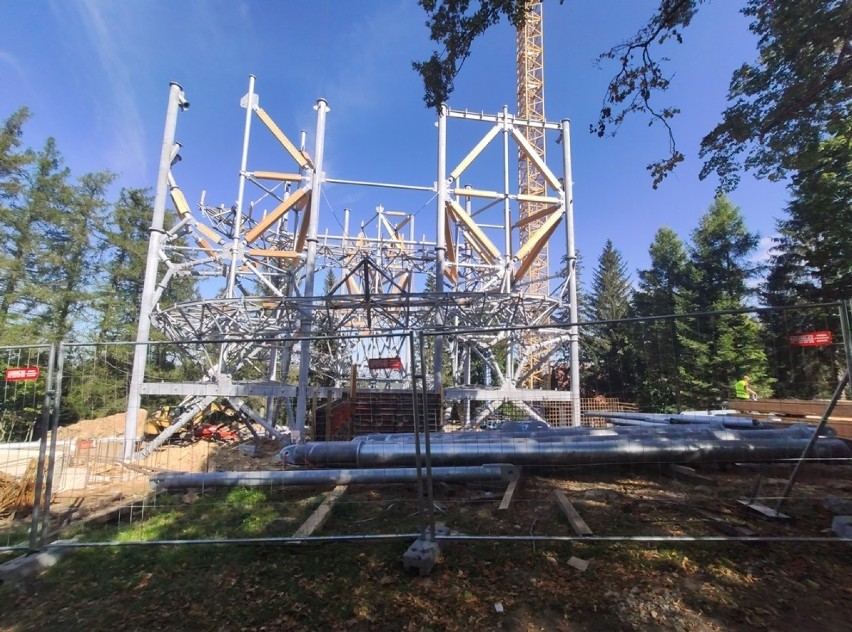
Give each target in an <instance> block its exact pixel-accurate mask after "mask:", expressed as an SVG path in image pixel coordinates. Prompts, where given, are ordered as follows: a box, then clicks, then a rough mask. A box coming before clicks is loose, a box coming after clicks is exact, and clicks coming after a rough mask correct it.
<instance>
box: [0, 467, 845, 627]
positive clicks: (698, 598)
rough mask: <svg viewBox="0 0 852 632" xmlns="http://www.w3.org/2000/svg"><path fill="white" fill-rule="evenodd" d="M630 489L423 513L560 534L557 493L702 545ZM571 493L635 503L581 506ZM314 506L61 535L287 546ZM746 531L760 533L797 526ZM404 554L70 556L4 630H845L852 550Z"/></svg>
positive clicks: (668, 511)
mask: <svg viewBox="0 0 852 632" xmlns="http://www.w3.org/2000/svg"><path fill="white" fill-rule="evenodd" d="M616 483H617V484H616ZM640 483H641V481H639V480H638V479H637V478H636V477H634V476H632V475H631V476H630V477H628V478H625V479H624V480H618V481H616V482H615V483H612V484H609V483H607V484H609V487H606V485H607V484H605V483H602V482H600V481H591V482H589V481H586V482H584V481H582V480H579V478H578V477H574V478H572V479H562V480H560V479H539V478H537V477H530V478H529V479H528V480H527V481H526V482H525V484H524V486H523V489H522V490H521V494H520V496H519V497H518V499H517V501H516V504H515V505H514V506H513V508H512V509H511V510H510V511H508V512H497V511H496V510H495V508H496V505H497V503H499V494H497V495H494V497H493V498H492V497H488V498H486V499H482V493H483V490H482V489H475V488H474V489H471V488H470V487H468V486H458V487H447V488H442V489H443V492H444V493H440V494H438V495H437V496H436V500H438V501H439V502H440V503H441V505H442V507H443V508H444V510H445V511H444V512H443V513H438V514H437V515H436V518H437V520H439V521H441V522H445V523H446V524H448V525H449V526H450V527H451V528H452V529H453V531H454V532H455V533H460V532H461V533H477V534H483V533H493V534H507V535H513V534H517V535H527V534H529V533H530V532H533V533H535V534H538V535H540V534H564V535H567V534H569V533H570V531H569V529H570V527H568V525H567V522H566V521H565V519H564V516H562V515H561V514H560V513H559V511H558V510H557V509H556V508H555V504H554V503H553V502H552V500H549V496H548V494H549V493H550V492H549V490H550V489H551V488H552V487H553V486H555V485H556V486H564V488H565V489H566V490H569V496H571V497H572V498H577V499H578V501H577V506H578V507H579V508H580V509H581V511H582V513H583V514H584V517H586V518H587V520H588V521H589V522H590V525H591V526H593V528H594V529H595V531H596V532H597V533H624V530H625V529H628V528H631V525H632V528H633V529H634V530H637V529H638V530H639V531H640V532H641V533H665V532H666V530H669V529H677V530H678V531H680V532H689V533H707V534H713V533H714V532H713V531H712V527H711V526H709V525H708V524H707V523H706V522H700V521H694V520H692V518H693V517H694V516H693V514H690V513H689V512H687V511H684V510H682V509H678V507H677V505H674V504H671V503H669V504H663V505H660V506H659V507H655V511H653V512H643V511H640V510H639V509H637V507H636V502H635V500H634V499H633V498H632V497H631V494H633V493H634V492H633V490H634V489H639V487H640ZM583 485H585V486H586V488H588V487H594V488H601V489H603V488H604V487H606V489H611V490H616V491H618V490H628V489H629V490H630V492H629V493H628V492H627V491H624V492H623V493H621V492H618V493H616V491H614V492H613V495H612V496H611V497H608V498H606V499H601V498H599V497H596V496H589V497H584V496H583V495H582V493H580V491H581V490H582V488H583ZM661 485H669V484H668V483H666V482H658V481H656V480H649V481H647V485H646V488H647V490H648V491H649V493H650V492H654V493H656V492H658V491H659V490H660V489H661V487H660V486H661ZM572 486H573V487H572ZM673 486H674V484H671V485H670V487H672V488H673V489H677V488H676V487H673ZM572 490H573V491H572ZM578 490H579V491H578ZM323 498H324V494H322V493H320V491H318V490H316V489H286V490H285V489H273V488H248V489H240V488H237V489H230V490H221V491H217V492H209V493H205V494H203V495H199V496H198V497H197V498H194V497H185V496H184V495H182V494H163V495H158V496H156V498H153V499H152V500H151V502H148V503H146V504H145V505H144V507H143V506H138V507H135V508H134V509H133V510H132V511H131V510H126V511H125V512H123V514H122V518H121V523H111V524H106V525H94V524H90V525H85V526H81V527H77V528H76V529H75V530H74V531H73V535H76V536H77V537H78V538H80V539H81V540H84V541H85V540H88V541H97V542H105V541H115V542H138V541H146V540H147V541H151V540H173V539H190V538H193V537H199V538H213V537H223V538H236V537H264V536H280V535H285V536H286V535H291V534H292V533H293V532H294V531H295V529H296V528H297V527H298V526H299V525H300V524H301V523H302V521H304V520H305V519H306V518H307V517H308V516H309V515H310V514H311V512H313V511H314V509H315V508H316V507H317V506H318V505H319V504H320V503H321V502H322V500H323ZM415 498H416V497H415V495H414V493H413V491H412V489H411V488H409V487H405V486H402V487H388V488H383V489H381V490H372V489H370V490H368V489H364V488H358V487H357V486H352V487H350V490H349V491H348V492H347V494H346V495H344V496H343V497H342V498H341V500H340V501H339V502H338V504H337V505H335V507H334V510H333V513H332V518H331V520H330V522H329V523H328V524H327V526H326V527H325V528H324V530H323V531H322V532H321V533H320V534H321V535H327V534H334V533H337V534H348V535H352V534H358V533H402V532H416V531H418V530H419V525H420V522H419V520H418V516H417V513H416V512H417V507H418V504H417V502H416V501H415ZM188 501H190V502H188ZM643 502H644V501H643ZM714 502H715V501H714ZM719 502H724V501H719ZM678 519H679V520H680V521H681V522H680V523H678V522H677V520H678ZM812 522H814V524H811V521H802V522H801V523H800V524H799V527H798V528H809V529H816V530H818V529H819V528H820V527H819V521H816V520H814V521H812ZM759 526H760V528H761V529H762V530H764V531H766V532H768V533H785V532H786V531H785V530H789V529H793V528H796V526H795V525H793V526H777V525H775V524H772V523H760V525H759ZM69 535H72V534H71V533H65V534H63V535H62V537H68V536H69ZM409 544H410V541H408V540H398V541H372V542H326V543H319V542H316V541H315V542H308V543H305V544H300V545H291V544H288V545H216V546H213V545H180V546H172V545H161V546H129V547H114V548H104V547H97V548H90V549H80V550H75V551H74V552H72V553H70V554H69V555H68V556H67V557H66V558H65V559H63V560H62V561H61V562H60V563H59V564H57V565H56V566H55V567H53V568H51V569H49V570H48V571H47V572H45V573H44V574H43V575H41V576H40V577H39V578H37V579H35V580H33V581H32V582H30V583H28V584H26V586H25V587H24V588H23V589H21V588H20V587H16V586H0V630H10V631H19V630H21V631H23V630H48V631H49V630H63V631H65V630H87V631H88V630H94V631H97V630H109V631H113V630H115V629H116V628H120V629H122V630H190V629H191V630H262V629H266V630H376V631H384V630H418V631H419V630H436V631H437V630H441V631H443V630H480V629H482V630H490V629H500V628H502V629H517V630H540V629H545V630H551V629H552V630H559V629H567V630H574V629H576V630H595V629H619V630H622V629H623V630H632V629H637V630H638V629H648V626H652V627H653V626H654V625H656V628H657V629H679V628H678V626H680V629H692V628H694V627H696V621H703V622H704V623H705V624H706V628H705V629H726V630H750V629H755V623H754V622H762V625H764V627H766V628H768V629H777V630H782V631H791V632H792V630H801V629H825V630H833V629H837V630H841V629H844V627H843V626H845V625H846V624H847V623H848V621H849V620H852V601H850V600H849V599H848V593H847V589H848V586H850V585H852V549H850V547H848V545H845V544H843V543H830V544H825V545H817V544H807V545H802V544H797V543H793V544H774V545H769V544H762V545H761V544H754V543H750V544H736V543H725V544H721V543H694V544H678V543H674V542H662V543H656V544H631V543H628V542H618V543H605V542H574V543H566V542H538V543H535V544H533V543H528V542H527V543H522V542H514V543H506V542H504V543H488V542H477V543H452V544H450V543H448V544H447V545H446V546H445V553H444V556H443V559H442V560H441V562H440V563H439V564H438V565H437V566H436V567H435V569H434V571H433V573H432V574H431V575H430V576H429V577H424V578H421V577H417V576H411V575H408V574H406V572H405V571H404V568H403V565H402V563H401V562H402V555H403V553H404V552H405V550H406V549H407V547H408V545H409ZM571 557H579V558H581V559H584V560H588V561H589V562H590V566H589V568H588V569H587V570H586V571H585V572H580V571H578V570H577V569H576V568H574V567H572V566H571V565H569V564H568V560H569V559H570V558H571ZM814 586H818V587H814ZM658 589H659V591H660V592H654V591H656V590H658ZM632 591H633V592H632ZM635 591H639V592H635ZM631 595H634V597H635V599H637V600H640V601H641V602H642V603H648V604H654V603H655V602H656V601H659V600H661V599H663V596H662V595H672V597H671V598H672V600H673V602H674V603H675V607H676V608H677V609H680V610H679V611H682V612H681V614H682V615H683V619H682V621H681V620H677V621H676V620H675V619H671V617H672V616H674V615H672V614H671V612H670V611H667V612H669V614H667V615H666V616H669V617H670V619H666V620H665V621H662V620H661V622H657V623H656V624H654V623H653V622H649V621H646V620H642V619H638V618H635V617H634V615H635V612H634V611H633V610H631V608H629V607H625V606H624V604H625V603H626V602H625V600H626V599H628V598H632V597H631ZM496 603H500V604H501V605H502V606H503V608H504V610H505V612H504V613H502V614H500V613H498V612H497V611H496V609H495V604H496ZM767 604H780V605H773V606H772V608H767ZM785 604H786V605H785ZM767 612H768V614H767ZM631 617H634V618H631ZM714 626H715V628H714Z"/></svg>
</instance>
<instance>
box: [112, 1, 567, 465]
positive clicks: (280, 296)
mask: <svg viewBox="0 0 852 632" xmlns="http://www.w3.org/2000/svg"><path fill="white" fill-rule="evenodd" d="M538 15H539V16H540V13H539V14H538ZM538 33H539V35H538V37H539V38H540V27H539V31H538ZM182 103H185V98H184V96H183V91H182V89H181V88H180V86H178V85H177V84H172V86H171V88H170V95H169V107H168V111H167V117H166V131H165V134H164V142H163V152H162V155H161V169H160V178H159V181H158V186H157V195H156V197H155V205H154V206H155V208H154V218H153V221H152V232H151V241H150V244H149V253H148V262H147V266H146V278H145V289H144V292H143V301H142V302H143V305H142V312H141V315H140V325H139V333H138V343H139V344H138V345H137V350H136V357H135V359H134V360H135V361H134V369H133V374H132V378H131V388H130V397H129V405H128V415H127V419H136V412H137V411H138V409H139V406H140V401H141V396H143V395H157V394H173V395H174V394H180V395H184V396H185V398H186V399H185V400H184V404H183V405H184V408H185V410H186V412H185V414H184V415H183V416H182V417H181V418H180V419H178V420H177V421H176V422H175V423H174V424H172V426H171V427H170V428H169V429H168V430H166V431H165V432H164V433H163V434H162V435H161V436H160V437H158V439H157V440H155V441H154V442H152V443H151V444H150V445H149V446H148V448H146V452H145V453H147V451H150V450H152V449H155V448H156V447H157V446H158V445H160V444H161V443H162V442H163V441H165V440H167V439H168V438H169V436H171V434H173V433H174V432H176V431H177V430H178V429H179V428H180V427H181V426H182V425H183V424H185V423H187V422H188V420H189V419H190V418H191V417H192V416H193V415H194V414H195V413H196V412H198V411H199V410H202V409H203V408H204V407H205V406H207V404H209V402H210V401H212V399H214V398H216V397H224V398H227V399H228V400H229V401H230V402H231V404H232V405H233V406H234V407H235V408H238V409H240V410H242V411H243V412H244V413H245V414H246V415H247V416H248V417H249V418H251V419H253V420H254V421H256V422H257V423H260V424H262V425H264V426H265V427H266V428H267V430H268V431H269V432H270V433H272V434H273V435H278V434H279V430H278V429H276V424H277V420H278V416H277V411H278V410H279V409H280V406H278V405H276V403H278V404H280V403H281V402H282V400H286V401H284V407H285V410H287V411H288V414H287V420H288V426H289V430H290V432H291V436H292V438H293V439H294V440H298V439H300V438H301V437H302V432H303V430H304V427H305V419H306V410H307V403H308V401H309V398H310V397H311V396H312V395H315V394H318V395H320V396H323V397H334V396H337V395H339V393H340V390H341V387H342V386H343V385H345V384H346V382H347V381H348V380H349V378H350V371H351V369H352V367H353V366H354V367H355V371H356V373H357V377H358V378H360V379H362V380H366V381H369V382H372V383H377V382H382V381H385V382H388V383H394V384H398V385H404V384H406V383H407V382H409V381H410V379H411V374H412V370H411V366H410V364H411V358H409V357H408V353H407V349H406V348H405V345H404V344H402V341H403V340H404V338H403V336H404V335H405V334H407V333H408V332H411V331H417V330H421V331H425V332H427V333H428V332H432V334H433V335H434V336H435V337H434V340H435V344H434V353H433V357H434V360H435V362H434V371H433V374H432V376H431V380H430V387H431V388H433V389H436V390H441V389H443V390H444V392H445V394H446V395H447V397H457V398H465V397H466V391H475V392H476V393H477V397H478V398H481V397H482V389H481V388H480V386H481V385H472V384H470V375H469V367H470V359H471V358H472V357H478V358H480V359H481V361H482V362H483V363H484V364H485V365H487V366H488V368H489V369H490V372H491V375H492V376H493V381H492V383H491V384H490V385H486V386H490V387H491V388H493V389H494V390H495V391H496V394H495V396H494V400H495V401H498V400H499V399H500V398H501V395H500V393H503V394H505V393H513V394H514V396H516V397H517V398H518V401H519V403H520V405H522V406H523V405H524V404H523V402H522V401H521V400H523V399H524V396H523V393H521V386H522V385H524V384H526V383H528V382H529V380H530V378H531V376H534V375H535V374H536V373H538V372H540V371H541V368H542V366H543V365H544V364H545V363H546V362H547V361H548V360H549V358H550V357H551V356H552V354H553V353H554V352H555V351H556V350H557V349H559V348H560V347H562V346H566V345H567V346H569V347H570V348H571V350H572V359H573V364H574V368H575V370H574V371H573V374H574V375H575V376H576V373H577V371H576V360H577V355H576V352H577V331H576V327H573V328H564V327H563V328H557V327H552V328H547V327H546V325H547V324H548V323H550V322H552V320H553V315H554V313H555V312H556V311H557V310H565V311H568V312H570V313H571V321H572V322H576V301H575V300H573V299H574V297H575V296H576V278H575V275H574V266H573V262H574V246H573V220H572V217H573V205H572V199H571V162H570V144H569V131H570V126H569V122H568V121H567V120H563V121H561V122H560V123H551V122H547V121H546V120H544V118H543V110H541V111H535V115H534V116H533V115H532V114H533V113H532V112H531V113H530V116H513V115H511V114H509V112H508V110H507V108H504V109H503V111H502V112H501V113H498V114H484V113H472V112H468V111H457V110H452V109H449V108H446V107H445V108H443V110H442V112H441V114H440V115H439V117H438V139H437V142H438V169H437V177H436V178H434V180H433V181H434V182H435V184H432V185H417V184H389V183H380V182H356V181H350V180H344V179H340V178H331V177H328V175H327V174H326V173H325V172H324V171H323V150H324V143H325V120H326V115H327V113H328V111H329V108H328V104H327V103H326V102H325V101H324V100H322V99H320V100H319V101H317V104H316V107H315V110H316V112H317V122H316V133H315V138H316V140H315V146H314V148H313V151H311V152H309V151H307V150H306V148H305V147H304V141H302V143H301V144H300V145H297V144H296V143H294V142H292V141H291V140H290V137H288V136H287V135H286V134H285V132H284V131H282V130H281V129H280V128H279V127H278V125H277V124H276V122H275V121H274V120H273V118H272V117H271V116H270V115H269V114H268V113H267V112H266V111H265V110H264V109H263V108H261V107H260V103H259V98H258V95H257V94H256V92H255V80H254V77H252V78H250V81H249V90H248V93H247V94H246V96H245V97H243V99H242V102H241V105H242V107H243V108H245V111H246V112H245V133H244V142H243V157H242V164H241V171H240V176H239V185H238V197H237V202H236V204H234V205H232V206H225V205H219V206H212V205H209V204H207V203H206V201H205V200H204V197H203V195H202V197H201V202H200V203H199V204H198V207H197V208H196V209H192V208H191V207H190V205H189V203H188V202H187V198H186V196H185V195H184V193H183V192H182V190H181V189H180V187H179V185H178V182H177V176H178V175H179V174H176V173H173V170H172V168H173V166H174V164H176V162H177V161H176V160H175V157H176V155H177V149H178V145H177V144H176V143H175V142H174V128H175V125H176V118H177V112H178V110H179V109H181V104H182ZM539 105H540V104H539ZM537 107H539V106H537V105H535V104H533V105H532V108H533V110H536V108H537ZM257 121H259V122H260V123H261V124H262V127H263V128H265V132H266V133H268V134H271V136H272V137H273V138H274V139H275V140H276V141H277V143H278V145H279V146H280V148H281V150H282V153H281V165H278V166H277V167H278V168H276V169H275V170H270V169H254V168H250V166H249V165H248V164H247V156H248V153H249V152H248V148H249V144H250V142H251V138H252V133H253V132H252V124H253V123H256V122H257ZM455 125H468V126H470V125H478V126H480V129H484V130H485V132H484V134H483V135H482V136H481V137H480V140H479V142H478V143H476V144H475V145H474V146H473V147H469V146H462V145H459V146H458V147H456V146H452V147H451V146H450V142H449V138H450V134H449V130H450V128H452V127H453V126H455ZM548 134H553V135H555V136H558V137H559V138H560V139H561V148H562V169H561V170H560V171H561V176H557V175H556V173H557V172H555V171H554V170H553V169H552V168H551V167H550V166H549V165H548V164H547V162H546V161H545V158H544V151H543V147H544V143H545V139H546V136H547V135H548ZM501 141H502V142H501ZM512 147H514V149H512ZM489 148H490V149H489ZM487 151H496V152H497V153H499V154H500V155H501V156H502V160H501V163H500V164H502V165H503V166H502V168H501V169H499V173H496V174H494V177H493V178H492V179H490V180H488V181H487V182H483V184H482V185H480V184H479V182H478V181H477V182H476V183H475V184H477V186H476V188H474V186H472V185H473V184H474V182H473V181H472V182H471V184H465V185H462V180H463V178H464V177H465V176H466V175H467V174H468V173H470V172H472V171H473V169H471V166H472V165H473V164H474V163H475V162H476V161H477V159H478V158H480V156H481V155H483V154H484V153H486V152H487ZM464 152H466V153H464ZM512 155H515V156H518V157H520V161H519V167H518V173H521V174H527V176H526V178H522V180H523V181H522V182H520V183H519V185H518V188H517V189H513V188H512V187H511V186H510V178H509V177H508V176H509V171H510V169H511V167H510V164H511V163H512V159H511V158H512ZM184 164H185V163H184ZM282 166H283V169H282V168H281V167H282ZM182 167H183V165H182ZM480 177H481V175H479V172H477V178H480ZM424 179H425V178H424ZM471 179H472V180H473V177H471ZM427 181H428V180H427ZM531 181H535V186H532V184H531ZM332 184H333V185H336V186H337V185H341V186H359V187H360V186H369V187H377V188H395V189H404V190H408V191H411V192H416V193H418V194H422V195H424V196H426V197H427V198H428V199H431V200H433V202H432V203H433V204H434V208H435V218H436V221H435V224H434V225H432V226H427V227H426V228H427V230H428V231H429V232H430V233H431V234H432V235H433V237H431V238H426V237H425V236H424V237H421V238H420V239H417V238H416V237H415V232H414V223H415V213H413V212H404V211H403V212H401V211H393V212H391V211H386V210H385V209H383V208H382V207H381V206H379V207H376V209H375V211H374V212H373V213H372V216H371V218H370V219H369V220H368V221H366V222H363V223H362V224H361V226H360V227H359V228H358V229H356V230H354V231H350V226H349V211H348V210H346V211H344V218H345V219H344V222H343V226H342V228H343V230H342V231H336V232H331V231H332V228H331V227H330V226H329V227H326V226H324V227H323V230H321V229H320V224H321V223H320V219H321V218H320V204H319V201H320V198H321V196H322V195H323V187H325V186H327V185H332ZM166 198H170V199H171V202H172V206H173V207H174V212H175V214H176V217H177V222H176V223H175V224H174V226H173V227H172V228H170V229H169V230H165V229H164V228H163V226H164V216H165V207H166ZM560 224H561V225H562V228H563V229H564V233H559V232H558V231H557V228H558V227H559V226H560ZM338 228H339V227H338ZM558 234H562V235H564V239H565V251H566V253H567V258H568V261H569V263H570V264H571V265H570V266H569V271H568V272H569V273H568V274H567V275H563V276H559V277H557V278H551V277H550V276H549V272H548V270H547V248H548V244H549V243H550V242H551V241H552V240H553V239H558V237H556V236H557V235H558ZM183 275H193V276H196V277H201V278H217V279H219V280H220V281H221V282H222V283H223V285H224V290H223V291H220V292H219V293H217V295H216V296H215V297H208V298H204V299H202V300H200V301H195V302H191V303H183V304H178V305H171V306H161V305H160V299H161V297H162V296H163V291H164V290H165V288H166V287H167V286H168V285H169V283H170V282H171V281H173V280H174V279H176V278H179V277H181V276H183ZM318 275H319V276H318ZM323 275H325V276H324V277H323ZM323 283H325V286H322V287H321V284H323ZM551 285H552V286H553V287H554V289H553V290H552V291H551V290H550V286H551ZM152 325H153V326H155V327H157V328H159V329H161V330H162V331H164V332H165V333H166V335H167V336H168V337H169V338H170V339H171V340H173V341H176V342H178V343H180V346H181V348H182V349H183V350H184V352H185V353H186V355H187V357H188V358H190V359H191V361H192V362H194V363H196V364H197V365H198V366H199V368H200V369H203V376H204V377H203V378H202V379H201V380H199V381H198V382H192V383H180V384H161V383H146V382H145V379H144V373H145V358H146V343H147V342H148V336H149V328H150V326H152ZM524 326H545V328H544V329H538V330H536V332H535V334H534V337H533V338H531V337H530V336H529V334H525V333H524V330H522V329H519V328H520V327H524ZM501 347H502V348H503V349H508V354H507V356H508V357H507V359H506V360H505V361H501V362H498V361H497V359H496V358H497V356H496V354H495V353H494V350H495V349H497V348H501ZM444 350H446V351H447V352H448V353H450V354H452V357H453V358H454V362H453V368H454V369H455V373H454V375H453V378H452V383H450V384H444V383H443V381H444V380H443V378H442V374H443V362H444ZM387 356H400V357H401V359H402V360H403V368H402V370H401V371H395V370H382V371H379V372H378V373H377V372H375V371H370V370H369V369H368V366H367V363H366V362H365V361H366V359H368V358H375V357H387ZM297 369H298V375H297V376H296V372H297ZM318 378H322V380H320V379H318ZM320 381H322V382H323V383H325V384H327V385H328V386H323V387H319V386H312V384H317V383H318V382H320ZM573 386H574V390H573V393H577V389H576V386H577V385H576V384H574V385H573ZM565 395H566V394H565V393H562V396H563V397H562V398H563V399H564V396H565ZM247 396H265V397H267V398H268V404H269V405H268V406H267V407H266V410H267V414H266V416H265V417H262V416H261V415H258V414H257V413H256V412H255V411H253V410H251V409H250V408H249V407H248V406H247V405H246V404H245V402H244V401H243V399H242V398H244V397H247ZM468 396H469V394H468ZM573 400H574V404H575V407H576V408H577V409H578V408H579V399H578V398H577V397H573ZM487 412H488V411H487V410H486V411H485V413H486V414H487ZM530 413H531V414H534V412H533V411H530ZM574 419H576V420H579V410H577V411H576V413H575V415H574ZM128 425H129V424H128ZM133 435H134V430H132V429H130V428H129V427H128V432H127V436H128V437H129V438H132V437H133ZM125 455H126V457H127V458H130V457H132V456H133V450H132V445H131V442H130V440H128V444H127V446H126V450H125Z"/></svg>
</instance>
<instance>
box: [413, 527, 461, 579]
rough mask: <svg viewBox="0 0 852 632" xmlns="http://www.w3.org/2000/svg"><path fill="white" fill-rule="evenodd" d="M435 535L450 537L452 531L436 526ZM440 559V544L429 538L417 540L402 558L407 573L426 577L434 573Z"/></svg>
mask: <svg viewBox="0 0 852 632" xmlns="http://www.w3.org/2000/svg"><path fill="white" fill-rule="evenodd" d="M435 535H436V536H447V535H450V530H449V529H448V528H447V527H445V526H444V525H435ZM440 558H441V543H440V542H438V541H437V540H435V541H433V540H430V539H428V538H417V539H416V540H415V541H414V542H413V543H412V545H411V546H410V547H408V550H407V551H406V552H405V554H404V555H403V556H402V565H403V567H404V568H405V570H406V572H409V573H412V572H417V574H418V575H420V576H421V577H424V576H426V575H428V574H429V573H431V572H432V569H433V568H434V567H435V564H437V563H438V560H439V559H440Z"/></svg>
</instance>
